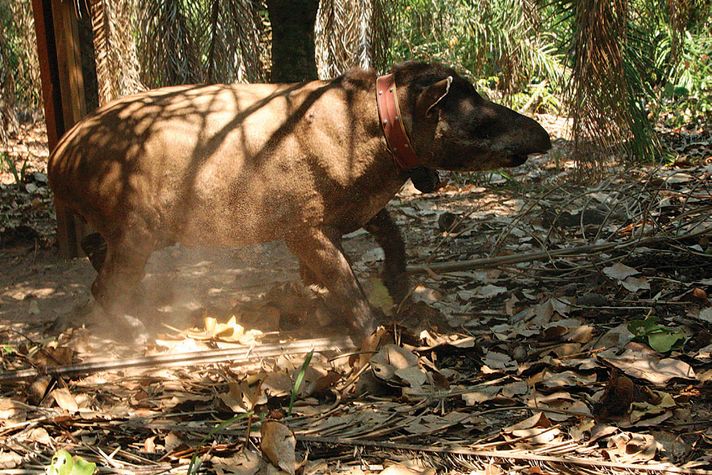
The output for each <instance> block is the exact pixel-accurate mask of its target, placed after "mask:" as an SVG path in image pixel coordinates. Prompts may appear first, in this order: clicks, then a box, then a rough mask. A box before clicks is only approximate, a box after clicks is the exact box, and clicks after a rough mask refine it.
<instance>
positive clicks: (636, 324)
mask: <svg viewBox="0 0 712 475" xmlns="http://www.w3.org/2000/svg"><path fill="white" fill-rule="evenodd" d="M628 330H629V331H630V332H631V333H632V334H633V335H635V337H636V339H637V340H638V341H642V342H644V343H647V344H648V345H649V346H650V347H651V348H652V349H654V350H655V351H657V352H659V353H667V352H669V351H670V350H672V349H673V348H679V347H681V346H682V343H683V342H684V341H685V333H684V332H683V331H682V330H680V329H679V328H668V327H666V326H663V325H660V324H659V323H658V321H657V319H656V318H655V317H652V316H651V317H648V318H646V319H645V320H633V321H632V322H630V323H629V324H628Z"/></svg>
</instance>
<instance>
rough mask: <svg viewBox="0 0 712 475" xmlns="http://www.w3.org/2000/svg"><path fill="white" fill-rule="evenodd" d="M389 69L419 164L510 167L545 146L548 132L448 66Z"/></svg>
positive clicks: (460, 167)
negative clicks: (486, 95) (482, 93)
mask: <svg viewBox="0 0 712 475" xmlns="http://www.w3.org/2000/svg"><path fill="white" fill-rule="evenodd" d="M393 72H394V74H395V81H396V84H397V86H398V95H399V101H404V100H405V101H406V103H407V107H403V106H402V105H401V110H402V111H403V109H405V110H406V111H408V112H407V113H404V114H403V119H404V121H405V124H406V127H407V128H409V132H410V138H411V141H412V143H413V148H414V149H415V151H416V153H417V155H418V157H419V158H420V160H421V161H422V162H423V165H424V166H425V167H428V168H436V169H442V170H486V169H491V168H501V167H513V166H517V165H521V164H522V163H524V162H525V161H526V159H527V157H528V156H529V155H530V154H534V153H543V152H546V151H547V150H549V149H550V148H551V141H550V140H549V134H548V133H547V132H546V130H544V128H543V127H542V126H541V125H539V123H538V122H536V121H535V120H533V119H530V118H529V117H526V116H523V115H521V114H518V113H517V112H515V111H513V110H511V109H508V108H506V107H504V106H500V105H498V104H495V103H493V102H490V101H488V100H487V99H484V98H483V97H482V96H480V95H479V94H477V91H475V88H474V87H473V86H472V84H471V83H470V82H469V81H467V80H466V79H464V78H463V77H461V76H460V75H458V74H457V73H456V72H455V71H454V70H452V69H451V68H448V67H445V66H442V65H439V64H425V63H414V62H407V63H402V64H400V65H398V66H395V67H394V68H393ZM404 89H405V90H404ZM401 104H402V102H401ZM408 122H410V123H408Z"/></svg>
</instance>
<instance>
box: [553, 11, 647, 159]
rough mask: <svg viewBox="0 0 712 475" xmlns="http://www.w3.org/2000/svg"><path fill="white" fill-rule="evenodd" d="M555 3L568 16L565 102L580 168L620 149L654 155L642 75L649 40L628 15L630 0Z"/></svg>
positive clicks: (639, 155)
mask: <svg viewBox="0 0 712 475" xmlns="http://www.w3.org/2000/svg"><path fill="white" fill-rule="evenodd" d="M558 7H559V8H560V9H561V10H560V11H562V12H563V13H564V15H569V16H570V19H571V36H570V38H571V42H570V48H571V52H572V54H571V60H572V65H571V79H570V83H569V86H568V88H567V89H568V93H567V102H568V105H569V113H570V114H571V116H572V119H573V127H572V134H573V141H574V148H575V151H576V154H577V157H578V158H579V159H580V160H581V161H582V163H583V164H585V165H588V167H584V168H591V166H593V165H595V164H597V163H600V162H601V161H605V160H606V159H610V158H611V157H613V156H615V155H618V154H620V153H621V152H622V153H623V154H624V155H626V156H629V157H637V158H639V159H651V158H653V157H655V156H656V155H658V154H659V149H660V147H659V142H658V140H657V138H656V136H655V134H654V131H653V128H652V126H651V124H650V122H649V121H648V118H647V116H646V110H645V102H644V99H645V97H647V92H648V91H646V87H647V85H646V82H645V81H644V80H643V78H642V75H643V74H644V71H646V70H648V69H649V64H648V63H649V61H648V56H647V55H646V53H645V52H646V49H648V47H649V44H648V42H647V38H646V35H644V34H640V32H637V31H636V29H635V26H634V24H633V23H632V21H631V12H630V8H631V7H630V4H629V2H628V0H576V1H569V0H565V1H560V2H558Z"/></svg>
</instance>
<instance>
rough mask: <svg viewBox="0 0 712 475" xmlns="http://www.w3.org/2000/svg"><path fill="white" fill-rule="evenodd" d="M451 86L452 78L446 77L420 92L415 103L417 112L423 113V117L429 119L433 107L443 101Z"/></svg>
mask: <svg viewBox="0 0 712 475" xmlns="http://www.w3.org/2000/svg"><path fill="white" fill-rule="evenodd" d="M451 84H452V76H448V77H446V78H445V79H442V80H440V81H438V82H436V83H435V84H432V85H431V86H429V87H428V88H427V89H426V90H424V91H423V92H421V93H420V96H419V97H418V102H417V106H418V111H425V116H426V117H431V116H432V113H433V112H434V111H433V109H434V108H435V106H437V105H438V104H439V103H440V101H442V100H443V99H445V96H447V94H448V92H450V85H451Z"/></svg>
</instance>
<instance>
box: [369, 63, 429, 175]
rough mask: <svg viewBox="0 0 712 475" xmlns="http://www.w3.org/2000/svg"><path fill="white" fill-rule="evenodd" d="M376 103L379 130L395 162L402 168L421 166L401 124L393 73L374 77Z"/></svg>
mask: <svg viewBox="0 0 712 475" xmlns="http://www.w3.org/2000/svg"><path fill="white" fill-rule="evenodd" d="M376 103H377V104H378V118H379V122H380V123H381V130H382V131H383V135H384V137H386V143H387V144H388V149H389V150H390V152H391V155H392V156H393V161H394V162H395V164H396V165H397V166H398V167H399V168H401V169H403V170H410V169H411V168H416V167H419V166H421V163H420V160H418V156H417V155H416V154H415V150H413V146H412V145H411V143H410V139H409V138H408V133H407V132H406V130H405V126H404V125H403V119H402V117H401V112H400V107H399V106H398V95H397V94H396V80H395V77H394V75H393V74H386V75H385V76H379V77H377V78H376Z"/></svg>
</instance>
